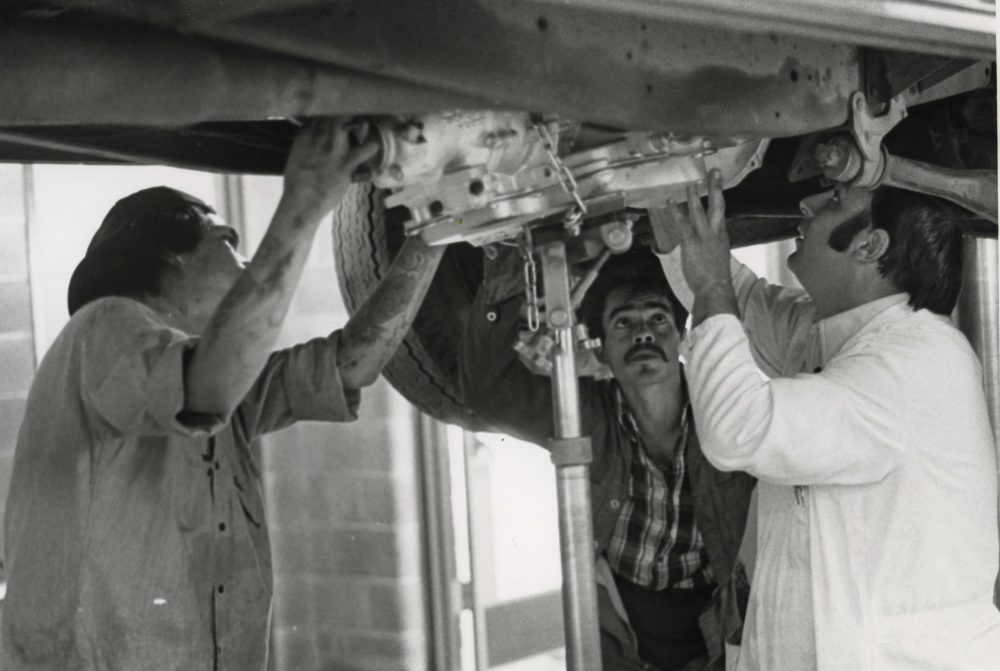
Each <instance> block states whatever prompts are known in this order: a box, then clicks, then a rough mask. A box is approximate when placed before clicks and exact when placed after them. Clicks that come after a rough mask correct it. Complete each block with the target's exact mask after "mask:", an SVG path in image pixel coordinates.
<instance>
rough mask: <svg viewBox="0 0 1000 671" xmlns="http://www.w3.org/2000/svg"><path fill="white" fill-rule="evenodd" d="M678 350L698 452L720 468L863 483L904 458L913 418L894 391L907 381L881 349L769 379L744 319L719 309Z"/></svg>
mask: <svg viewBox="0 0 1000 671" xmlns="http://www.w3.org/2000/svg"><path fill="white" fill-rule="evenodd" d="M682 354H683V355H684V357H685V358H686V359H687V368H686V371H687V381H688V386H689V389H690V394H691V402H692V406H693V409H694V413H695V422H696V424H697V426H698V434H699V437H700V439H701V446H702V450H703V451H704V453H705V456H706V457H707V458H708V460H709V461H710V462H711V463H712V464H714V465H715V466H716V467H717V468H720V469H722V470H728V471H732V470H741V471H747V472H749V473H751V474H752V475H755V476H757V477H758V478H760V479H762V480H766V481H770V482H774V483H778V484H785V485H810V484H860V483H866V482H877V481H879V480H881V479H882V478H884V477H885V476H886V475H887V474H888V473H889V472H890V471H891V470H892V469H894V468H895V467H896V466H897V465H898V464H899V462H900V460H901V455H902V451H903V445H904V441H905V436H906V432H907V426H908V425H909V420H908V417H907V412H906V408H903V407H894V406H893V400H894V398H896V397H897V396H898V395H896V394H893V393H892V390H893V389H898V388H899V385H900V384H903V383H904V382H903V381H902V380H901V379H900V377H899V375H898V374H897V371H896V368H897V367H896V366H893V365H892V363H891V362H890V361H888V360H887V358H886V357H885V356H883V355H881V354H879V353H878V351H876V348H865V347H864V346H858V347H855V348H854V349H853V350H852V352H851V353H845V354H844V355H843V356H841V357H837V358H835V359H834V360H833V361H831V362H830V364H829V365H828V366H827V367H826V368H825V369H824V370H823V371H822V372H821V373H819V374H813V375H806V374H803V375H797V376H795V377H792V378H775V379H767V378H766V377H764V376H763V375H762V374H761V372H760V370H759V369H758V368H757V366H756V364H755V362H754V359H753V357H752V355H751V352H750V347H749V344H748V342H747V338H746V335H745V334H744V332H743V328H742V326H741V324H740V322H739V321H738V320H737V319H736V318H735V317H734V316H732V315H715V316H713V317H711V318H709V319H707V320H705V321H704V322H703V323H702V324H700V325H699V326H698V327H697V328H696V329H694V330H693V331H692V332H691V334H690V335H689V336H688V338H687V340H686V341H685V343H684V345H683V348H682ZM896 405H898V404H896Z"/></svg>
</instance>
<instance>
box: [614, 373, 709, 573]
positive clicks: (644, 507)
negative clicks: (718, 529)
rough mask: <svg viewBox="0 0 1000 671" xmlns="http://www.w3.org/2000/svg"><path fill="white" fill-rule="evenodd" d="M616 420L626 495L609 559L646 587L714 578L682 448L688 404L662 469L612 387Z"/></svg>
mask: <svg viewBox="0 0 1000 671" xmlns="http://www.w3.org/2000/svg"><path fill="white" fill-rule="evenodd" d="M616 402H617V407H618V422H619V424H620V425H621V428H622V430H623V431H624V432H625V434H626V435H627V436H628V437H629V444H630V445H631V446H632V449H633V454H632V465H631V472H630V473H629V495H628V499H627V500H626V501H623V502H622V508H621V514H620V516H619V517H618V523H617V524H616V525H615V530H614V533H613V535H612V536H611V543H610V544H609V546H608V563H609V564H610V565H611V569H612V570H613V571H614V572H615V573H616V574H617V575H618V576H619V577H622V578H625V579H626V580H628V581H630V582H632V583H634V584H636V585H639V586H640V587H645V588H648V589H651V590H657V591H658V590H662V589H666V588H668V587H672V588H678V589H691V588H694V587H701V586H706V585H711V584H713V583H714V582H715V579H714V576H713V574H712V568H711V566H710V564H709V561H708V553H707V551H706V550H705V544H704V542H703V541H702V538H701V533H699V531H698V524H697V522H696V521H695V517H694V507H693V505H692V502H691V485H690V483H689V482H688V478H687V477H686V475H685V468H684V448H685V446H686V445H687V437H688V430H689V427H690V423H691V406H690V405H688V406H687V407H686V408H685V409H684V413H683V419H682V431H681V433H682V438H681V440H680V441H679V442H678V445H677V451H676V453H675V454H674V460H673V464H672V465H671V466H670V467H668V468H666V469H664V468H661V467H660V466H658V465H657V464H655V463H654V462H653V460H652V458H651V457H650V456H649V454H648V452H647V451H646V447H645V445H643V443H642V438H641V437H640V435H639V427H638V426H637V425H636V422H635V417H634V416H633V415H632V411H631V409H630V408H629V407H628V404H627V403H626V402H625V399H624V397H623V396H622V393H621V390H620V389H617V388H616Z"/></svg>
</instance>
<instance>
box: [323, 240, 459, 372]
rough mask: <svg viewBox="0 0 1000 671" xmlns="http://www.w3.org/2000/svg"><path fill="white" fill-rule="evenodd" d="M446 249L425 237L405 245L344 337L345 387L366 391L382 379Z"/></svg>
mask: <svg viewBox="0 0 1000 671" xmlns="http://www.w3.org/2000/svg"><path fill="white" fill-rule="evenodd" d="M444 250H445V247H444V246H436V247H430V246H428V245H427V244H426V243H424V241H423V240H421V239H420V238H419V237H411V238H408V239H407V240H406V242H405V243H404V244H403V247H402V249H401V250H400V251H399V254H398V255H397V256H396V259H395V260H394V261H393V263H392V265H391V266H390V267H389V271H388V273H387V274H386V276H385V277H383V278H382V280H381V281H380V282H379V284H378V286H377V287H376V288H375V290H374V291H373V292H372V293H371V295H370V296H368V298H367V299H366V300H365V302H364V303H363V304H362V305H361V307H360V308H359V309H358V311H357V312H355V313H354V315H353V316H352V317H351V319H350V320H349V321H348V322H347V325H346V326H345V327H344V329H343V332H342V333H341V338H340V348H339V349H338V351H337V367H338V369H339V371H340V379H341V381H342V382H343V384H344V386H345V387H347V388H351V389H360V388H362V387H367V386H368V385H370V384H372V383H373V382H375V380H376V379H377V378H378V376H379V373H381V372H382V368H383V367H384V366H385V363H386V362H387V361H388V360H389V357H391V356H392V354H393V353H394V352H395V351H396V348H397V347H399V344H400V343H401V342H402V340H403V337H404V336H405V335H406V332H407V331H409V329H410V325H411V324H412V323H413V318H414V317H415V316H416V314H417V310H419V309H420V304H421V303H422V302H423V300H424V296H425V295H426V294H427V289H428V288H429V287H430V284H431V281H432V280H433V279H434V272H435V271H436V270H437V267H438V265H439V264H440V262H441V257H442V256H443V255H444Z"/></svg>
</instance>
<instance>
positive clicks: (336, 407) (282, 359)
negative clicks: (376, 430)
mask: <svg viewBox="0 0 1000 671" xmlns="http://www.w3.org/2000/svg"><path fill="white" fill-rule="evenodd" d="M339 345H340V331H334V332H333V333H331V334H330V335H328V336H326V337H324V338H314V339H312V340H310V341H308V342H305V343H302V344H300V345H296V346H295V347H291V348H289V349H284V350H281V351H278V352H275V353H274V354H272V355H271V357H270V358H269V359H268V361H267V364H266V365H265V366H264V370H263V372H262V373H261V374H260V377H258V378H257V381H256V382H255V383H254V386H253V387H252V388H251V390H250V393H248V394H247V395H246V397H245V398H244V400H243V402H242V403H240V406H239V408H237V411H236V420H238V422H239V424H240V427H241V428H242V429H243V430H244V432H245V434H246V437H247V438H248V439H252V438H254V437H255V436H258V435H262V434H265V433H269V432H271V431H277V430H278V429H282V428H285V427H286V426H289V425H291V424H293V423H294V422H296V421H300V420H313V421H321V422H350V421H354V420H356V419H357V418H358V407H359V406H360V404H361V392H360V391H359V390H357V389H349V388H345V387H344V383H343V381H342V380H341V379H340V369H339V368H338V366H337V350H338V347H339Z"/></svg>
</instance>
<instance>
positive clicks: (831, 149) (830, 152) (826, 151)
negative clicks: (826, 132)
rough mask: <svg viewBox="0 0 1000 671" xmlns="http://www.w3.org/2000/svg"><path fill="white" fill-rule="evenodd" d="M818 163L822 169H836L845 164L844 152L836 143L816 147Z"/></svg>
mask: <svg viewBox="0 0 1000 671" xmlns="http://www.w3.org/2000/svg"><path fill="white" fill-rule="evenodd" d="M816 161H817V162H818V163H819V165H820V167H821V168H835V167H838V166H839V165H840V164H841V163H843V162H844V152H843V151H841V149H840V147H839V146H837V145H836V144H834V143H832V142H831V143H829V144H820V145H818V146H817V147H816Z"/></svg>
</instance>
